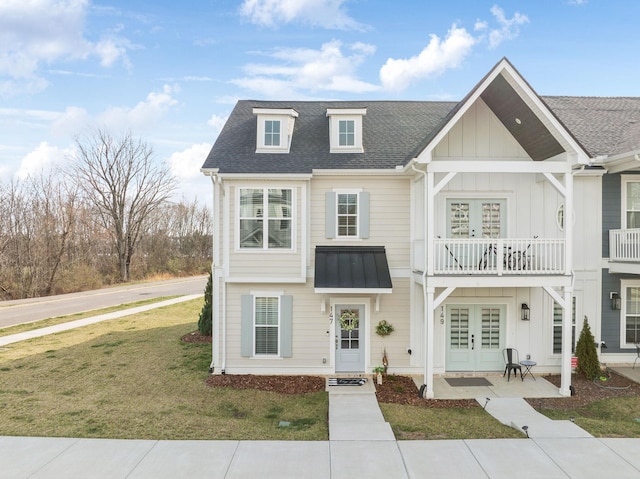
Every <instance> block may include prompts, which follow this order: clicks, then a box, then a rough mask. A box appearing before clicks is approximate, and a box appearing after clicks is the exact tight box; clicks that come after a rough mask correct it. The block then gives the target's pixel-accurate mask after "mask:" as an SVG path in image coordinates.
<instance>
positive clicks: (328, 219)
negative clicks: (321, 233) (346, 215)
mask: <svg viewBox="0 0 640 479" xmlns="http://www.w3.org/2000/svg"><path fill="white" fill-rule="evenodd" d="M324 199H325V201H324V203H325V207H324V224H325V236H326V237H327V238H335V237H336V214H337V213H336V194H335V193H334V192H333V191H327V192H326V193H325V195H324Z"/></svg>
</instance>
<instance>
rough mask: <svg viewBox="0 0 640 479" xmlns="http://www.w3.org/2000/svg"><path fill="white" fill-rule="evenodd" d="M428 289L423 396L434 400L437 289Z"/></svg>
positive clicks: (425, 286)
mask: <svg viewBox="0 0 640 479" xmlns="http://www.w3.org/2000/svg"><path fill="white" fill-rule="evenodd" d="M423 287H424V288H425V289H426V292H427V294H426V300H427V302H426V304H425V305H424V307H425V314H424V316H425V325H424V348H425V349H424V358H425V364H424V384H426V385H427V390H426V392H425V393H424V394H423V397H425V398H427V399H432V398H433V397H434V396H435V393H434V391H433V329H434V328H433V321H434V306H433V304H434V294H435V288H433V287H427V285H423Z"/></svg>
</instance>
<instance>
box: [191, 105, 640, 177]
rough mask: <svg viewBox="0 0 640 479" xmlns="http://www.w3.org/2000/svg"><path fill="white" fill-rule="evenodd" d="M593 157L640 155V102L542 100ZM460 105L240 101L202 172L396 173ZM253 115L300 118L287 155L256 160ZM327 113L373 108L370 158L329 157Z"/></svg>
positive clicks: (367, 128) (368, 129)
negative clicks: (288, 111) (280, 113)
mask: <svg viewBox="0 0 640 479" xmlns="http://www.w3.org/2000/svg"><path fill="white" fill-rule="evenodd" d="M540 98H541V99H542V101H543V102H545V103H546V104H547V105H548V107H549V108H550V110H551V111H552V112H553V113H554V114H555V115H556V117H557V118H558V119H559V120H560V121H561V122H562V123H563V125H564V126H565V127H566V128H567V129H568V131H569V132H571V133H572V134H573V135H574V137H575V138H576V139H577V140H578V142H579V143H580V144H581V145H582V146H583V147H584V148H585V149H586V152H587V154H589V155H590V156H591V157H592V158H595V157H596V156H599V155H609V156H611V155H616V154H620V153H624V152H629V151H634V150H638V149H640V97H569V96H546V97H545V96H543V97H540ZM459 104H460V103H459V102H430V101H357V102H356V101H332V102H326V101H313V102H300V101H257V100H241V101H239V102H238V103H237V104H236V106H235V108H234V110H233V112H232V113H231V115H230V116H229V119H228V120H227V123H226V124H225V126H224V128H223V129H222V131H221V132H220V135H219V136H218V139H217V141H216V142H215V144H214V145H213V148H212V149H211V152H210V153H209V155H208V157H207V159H206V161H205V163H204V165H203V168H204V169H214V168H215V169H218V170H219V172H221V173H262V174H269V173H276V174H279V173H311V172H312V170H314V169H316V170H317V169H394V168H395V167H396V166H397V165H405V164H407V163H408V162H409V161H410V160H411V159H412V158H415V157H416V155H417V154H418V153H419V152H420V149H421V148H423V147H424V145H425V143H426V142H428V141H429V140H430V139H431V138H433V136H434V135H435V134H436V133H437V132H438V131H439V130H440V129H441V128H442V127H443V125H444V124H445V123H446V121H448V119H449V118H450V117H451V114H452V112H453V111H455V110H454V109H456V107H459ZM253 108H292V109H294V110H296V111H297V112H298V113H299V117H298V118H297V119H296V122H295V129H294V133H293V137H292V143H291V150H290V152H289V153H287V154H274V153H269V154H265V153H256V135H257V133H256V128H257V120H256V116H255V115H254V114H253ZM328 108H366V109H367V114H366V115H365V116H364V117H363V127H362V128H363V144H364V153H338V154H337V153H330V152H329V147H330V145H329V120H328V118H327V116H326V113H327V109H328Z"/></svg>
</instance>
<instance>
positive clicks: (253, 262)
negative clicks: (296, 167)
mask: <svg viewBox="0 0 640 479" xmlns="http://www.w3.org/2000/svg"><path fill="white" fill-rule="evenodd" d="M240 188H291V189H292V190H293V201H294V204H293V211H292V216H293V218H292V228H293V238H292V242H293V249H292V250H278V249H274V250H264V249H257V248H256V249H240V248H239V247H238V239H237V235H238V228H239V220H238V195H239V189H240ZM306 194H307V193H306V184H304V183H300V182H284V181H251V182H250V181H246V182H242V183H240V182H237V183H230V184H229V186H228V187H227V195H228V205H229V217H228V224H227V225H226V226H227V231H228V232H229V237H228V242H229V246H228V248H229V250H228V255H229V256H228V268H227V271H228V278H229V279H230V280H231V281H237V280H240V281H242V280H255V279H257V278H264V280H265V281H273V280H282V281H285V280H300V278H301V277H302V274H303V273H302V271H303V269H304V265H303V264H302V263H303V261H304V257H305V255H304V254H303V252H304V244H303V241H302V240H303V237H302V232H303V231H304V228H306V226H305V214H306V212H305V211H304V210H305V201H304V198H305V196H306Z"/></svg>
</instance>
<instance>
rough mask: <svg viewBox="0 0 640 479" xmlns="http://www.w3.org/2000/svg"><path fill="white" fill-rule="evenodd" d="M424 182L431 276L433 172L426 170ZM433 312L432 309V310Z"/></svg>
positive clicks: (428, 264)
mask: <svg viewBox="0 0 640 479" xmlns="http://www.w3.org/2000/svg"><path fill="white" fill-rule="evenodd" d="M425 179H426V184H425V190H424V198H425V203H426V204H425V207H426V209H425V229H426V235H427V237H426V238H425V241H426V255H427V257H426V261H427V275H429V276H433V270H434V266H433V259H434V258H433V253H434V251H433V239H434V238H433V233H434V231H435V220H434V217H435V215H434V199H435V191H434V188H433V184H434V180H435V174H434V173H433V172H431V171H427V174H426V176H425ZM432 313H433V311H432Z"/></svg>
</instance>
